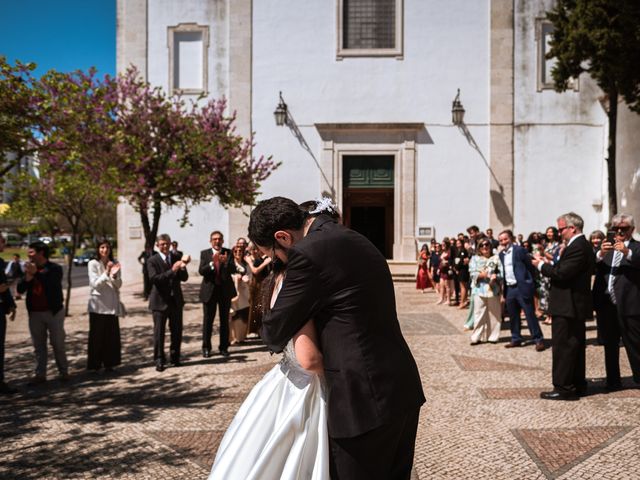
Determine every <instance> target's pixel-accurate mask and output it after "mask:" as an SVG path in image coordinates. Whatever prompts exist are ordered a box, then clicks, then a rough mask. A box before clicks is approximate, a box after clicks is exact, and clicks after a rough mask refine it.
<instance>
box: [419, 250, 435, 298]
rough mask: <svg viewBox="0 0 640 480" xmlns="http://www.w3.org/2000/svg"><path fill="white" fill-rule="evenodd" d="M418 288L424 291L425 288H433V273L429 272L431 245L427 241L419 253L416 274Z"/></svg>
mask: <svg viewBox="0 0 640 480" xmlns="http://www.w3.org/2000/svg"><path fill="white" fill-rule="evenodd" d="M416 288H417V289H418V290H422V293H424V289H425V288H433V282H432V281H431V275H430V274H429V247H427V244H426V243H425V244H424V245H422V248H421V249H420V254H419V255H418V274H417V275H416Z"/></svg>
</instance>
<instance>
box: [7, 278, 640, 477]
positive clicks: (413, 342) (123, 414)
mask: <svg viewBox="0 0 640 480" xmlns="http://www.w3.org/2000/svg"><path fill="white" fill-rule="evenodd" d="M197 281H198V279H197V278H194V279H192V280H191V282H190V283H189V284H187V285H186V286H185V296H186V299H187V305H186V307H185V328H184V339H183V353H184V356H185V358H184V365H183V366H182V367H180V368H168V369H167V370H165V371H164V372H162V373H158V372H156V371H155V369H154V368H153V366H152V352H153V342H152V321H151V316H150V315H149V313H148V312H147V310H146V305H145V303H144V302H143V300H142V298H140V296H139V295H138V294H136V293H134V292H136V291H137V290H140V286H139V285H131V286H129V287H128V288H125V292H124V294H123V295H124V297H123V300H124V303H125V304H126V305H127V307H128V311H129V316H127V317H126V318H124V319H122V320H121V333H122V340H123V365H122V366H121V367H120V368H119V369H118V371H117V373H116V374H112V375H108V374H104V373H100V374H89V373H87V372H86V371H85V370H84V367H85V362H86V344H87V329H88V316H87V314H86V313H85V310H86V308H85V306H86V299H87V293H88V292H87V289H86V287H80V288H77V289H74V292H73V297H72V309H71V310H72V316H71V317H69V318H68V319H67V321H66V331H67V352H68V355H69V359H70V363H71V374H72V380H71V381H70V382H68V383H64V384H63V383H60V382H59V381H58V380H56V379H55V374H56V371H55V365H54V363H53V359H52V358H50V365H49V378H50V380H49V381H48V382H47V383H46V384H45V385H43V386H39V387H28V386H27V385H26V380H27V378H28V377H29V376H30V375H31V372H32V369H33V366H34V355H33V348H32V345H31V341H30V338H29V333H28V326H27V319H26V313H25V311H24V303H21V305H20V312H19V315H18V318H17V319H16V321H15V322H13V323H9V326H8V332H7V342H6V350H7V361H6V377H7V380H8V381H9V382H10V383H11V384H12V385H14V386H16V387H17V388H18V389H19V390H20V393H19V394H17V395H15V396H13V397H0V438H1V441H0V478H1V479H5V478H6V479H21V480H22V479H25V480H30V479H83V478H91V479H93V478H123V479H154V480H155V479H195V478H206V476H207V474H208V472H209V469H210V465H211V463H212V462H213V458H214V457H215V451H216V448H217V446H218V445H219V442H220V440H221V438H222V435H223V434H224V431H225V429H226V428H227V426H228V425H229V423H230V422H231V419H232V418H233V416H234V414H235V412H236V411H237V409H238V407H239V406H240V404H241V403H242V401H243V400H244V398H245V397H246V395H247V394H248V392H249V391H250V389H251V387H252V386H253V385H254V384H255V383H256V382H257V381H258V380H259V379H260V378H261V377H262V376H263V375H264V374H265V372H266V371H268V370H269V369H270V368H271V367H272V366H273V364H274V363H276V362H277V361H278V357H277V356H271V355H269V353H268V352H267V351H266V349H265V348H264V347H263V346H262V344H261V342H260V341H259V340H258V339H255V340H250V341H248V342H247V343H246V344H243V345H241V346H236V347H232V348H231V353H232V356H231V357H230V358H229V359H228V360H227V359H224V358H223V357H221V356H218V355H216V356H214V357H212V358H209V359H203V358H202V357H201V356H200V341H201V337H200V333H201V323H200V322H201V307H200V305H199V304H198V303H197V289H198V284H197ZM396 293H397V303H398V310H399V317H400V323H401V326H402V328H403V331H404V334H405V336H406V338H407V342H408V343H409V346H410V348H411V350H412V351H413V353H414V355H415V357H416V360H417V362H418V366H419V368H420V372H421V376H422V381H423V385H424V389H425V393H426V396H427V403H426V405H425V406H424V407H423V408H422V411H421V416H420V427H419V430H418V438H417V442H416V458H415V464H414V475H413V477H414V478H418V479H432V478H433V479H467V478H473V479H474V480H480V479H485V478H486V479H555V478H557V479H566V480H568V479H638V478H640V473H639V472H640V428H639V425H640V401H639V400H640V390H638V389H637V388H635V387H636V386H634V385H633V383H632V382H631V380H630V370H629V366H628V363H627V360H626V357H625V355H624V353H623V352H621V353H622V354H621V367H622V374H623V377H625V378H624V384H625V385H626V386H627V387H628V388H627V389H625V390H623V391H620V392H615V393H611V394H606V393H605V392H604V389H603V381H602V377H603V376H604V365H603V350H602V347H600V346H598V345H597V343H596V342H595V325H594V324H593V322H591V323H589V324H588V329H589V331H588V339H589V340H588V347H587V375H588V377H589V379H590V385H589V395H588V396H587V397H584V398H582V399H581V400H580V401H579V402H550V401H545V400H540V399H539V397H538V395H539V392H540V391H543V390H547V389H549V388H550V387H551V385H550V383H551V373H550V372H551V350H550V349H548V350H546V351H545V352H542V353H538V352H536V351H535V350H534V348H533V345H530V346H526V347H523V348H514V349H505V348H503V345H504V343H506V342H507V341H508V338H509V336H508V330H507V328H508V327H507V326H506V325H505V326H504V328H505V329H504V330H503V332H502V337H501V342H500V343H499V344H497V345H491V344H482V345H478V346H470V345H469V338H468V336H469V335H468V333H467V332H464V331H463V330H462V325H463V323H464V321H465V318H466V311H464V312H462V311H460V310H458V309H456V308H451V307H446V306H437V305H434V301H435V295H434V294H433V293H425V294H422V293H420V292H416V291H415V290H414V289H413V287H412V285H410V284H399V285H398V286H397V287H396ZM543 330H544V333H545V336H546V337H547V338H548V337H549V336H550V327H547V326H544V327H543ZM525 333H526V329H525ZM215 340H216V339H214V341H215ZM214 345H215V344H214ZM167 348H168V341H167ZM50 357H52V355H51V353H50Z"/></svg>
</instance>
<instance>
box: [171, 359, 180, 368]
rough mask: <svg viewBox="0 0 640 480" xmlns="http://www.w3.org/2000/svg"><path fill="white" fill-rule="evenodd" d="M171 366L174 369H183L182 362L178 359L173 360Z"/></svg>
mask: <svg viewBox="0 0 640 480" xmlns="http://www.w3.org/2000/svg"><path fill="white" fill-rule="evenodd" d="M171 366H172V367H181V366H182V363H181V362H180V360H178V359H176V360H171Z"/></svg>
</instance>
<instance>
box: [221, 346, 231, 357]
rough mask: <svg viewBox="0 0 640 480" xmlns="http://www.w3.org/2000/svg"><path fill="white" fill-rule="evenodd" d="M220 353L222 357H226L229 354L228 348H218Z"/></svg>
mask: <svg viewBox="0 0 640 480" xmlns="http://www.w3.org/2000/svg"><path fill="white" fill-rule="evenodd" d="M220 355H222V356H223V357H228V356H229V350H226V349H224V350H223V349H222V348H221V349H220Z"/></svg>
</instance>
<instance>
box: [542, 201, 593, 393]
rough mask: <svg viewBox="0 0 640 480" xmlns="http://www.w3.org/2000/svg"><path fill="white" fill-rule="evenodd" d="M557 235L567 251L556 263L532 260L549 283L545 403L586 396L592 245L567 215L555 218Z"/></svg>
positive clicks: (578, 223)
mask: <svg viewBox="0 0 640 480" xmlns="http://www.w3.org/2000/svg"><path fill="white" fill-rule="evenodd" d="M557 224H558V232H559V233H560V235H561V236H562V239H563V240H564V241H565V243H566V245H567V246H566V247H565V249H564V251H563V252H562V255H561V256H560V259H559V260H558V262H557V263H555V264H552V263H551V262H549V261H548V260H546V259H545V258H544V257H542V256H541V255H540V254H537V255H536V258H534V259H533V260H532V263H533V265H534V266H536V267H537V268H538V269H539V270H540V273H542V275H544V276H545V277H549V278H550V279H551V290H550V292H549V313H550V314H551V316H552V317H553V323H552V324H551V337H552V344H551V352H552V370H553V390H552V391H550V392H542V393H541V394H540V397H541V398H543V399H545V400H578V399H579V396H580V395H581V394H583V393H585V392H586V389H587V381H586V378H585V347H586V327H585V321H586V319H587V318H589V317H591V315H592V314H593V302H592V298H591V274H592V273H593V270H594V266H595V258H594V254H593V249H592V248H591V244H590V243H589V241H588V240H587V239H586V238H585V236H584V234H583V233H582V229H583V227H584V221H583V220H582V218H581V217H580V215H578V214H576V213H573V212H570V213H565V214H564V215H561V216H560V217H558V220H557Z"/></svg>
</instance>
